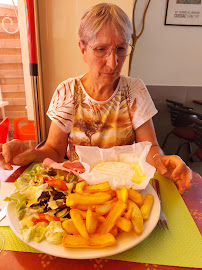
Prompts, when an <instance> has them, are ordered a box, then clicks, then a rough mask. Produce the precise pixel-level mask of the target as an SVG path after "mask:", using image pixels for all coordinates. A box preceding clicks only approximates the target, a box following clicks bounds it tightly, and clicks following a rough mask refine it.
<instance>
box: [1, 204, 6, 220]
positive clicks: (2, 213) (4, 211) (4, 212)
mask: <svg viewBox="0 0 202 270" xmlns="http://www.w3.org/2000/svg"><path fill="white" fill-rule="evenodd" d="M6 212H7V205H6V206H5V207H4V208H3V209H2V210H1V212H0V221H1V220H2V219H3V218H5V216H6Z"/></svg>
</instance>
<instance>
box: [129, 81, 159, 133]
mask: <svg viewBox="0 0 202 270" xmlns="http://www.w3.org/2000/svg"><path fill="white" fill-rule="evenodd" d="M131 90H132V95H133V97H134V99H136V110H135V112H134V114H133V119H132V124H133V128H134V129H137V128H138V127H140V126H141V125H143V124H144V123H146V122H147V121H148V120H149V119H151V118H152V117H153V116H154V115H155V114H156V113H157V112H158V111H157V109H156V107H155V105H154V102H153V100H152V98H151V96H150V94H149V92H148V90H147V88H146V86H145V84H144V83H143V81H142V80H140V79H133V80H132V81H131Z"/></svg>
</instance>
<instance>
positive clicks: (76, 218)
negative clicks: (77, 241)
mask: <svg viewBox="0 0 202 270" xmlns="http://www.w3.org/2000/svg"><path fill="white" fill-rule="evenodd" d="M70 216H71V218H72V221H73V223H74V226H75V227H76V228H77V230H78V232H79V233H80V235H81V236H83V238H85V239H89V234H88V232H87V229H86V224H85V222H84V221H83V219H82V217H81V215H80V214H79V212H78V211H77V210H75V209H71V210H70Z"/></svg>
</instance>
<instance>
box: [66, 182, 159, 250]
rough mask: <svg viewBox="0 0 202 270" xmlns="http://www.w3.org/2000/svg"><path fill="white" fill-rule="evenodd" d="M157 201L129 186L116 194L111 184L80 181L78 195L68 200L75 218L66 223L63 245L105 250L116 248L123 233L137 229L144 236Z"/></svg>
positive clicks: (77, 187) (70, 196)
mask: <svg viewBox="0 0 202 270" xmlns="http://www.w3.org/2000/svg"><path fill="white" fill-rule="evenodd" d="M153 202H154V197H153V195H152V194H147V195H146V196H145V198H143V197H142V195H141V194H140V193H139V192H137V191H135V190H134V189H132V188H131V189H127V188H126V187H125V186H123V187H122V188H120V189H117V190H116V191H114V190H112V189H111V188H110V186H109V183H108V182H103V183H101V184H96V185H88V184H87V183H86V182H85V181H81V182H78V183H77V185H76V188H75V192H74V193H72V194H70V195H69V196H68V197H67V199H66V204H67V206H69V207H70V208H71V210H70V216H71V218H70V219H67V220H65V221H63V222H62V227H63V229H64V230H65V231H66V233H67V234H66V235H65V236H64V237H63V241H62V244H63V246H64V247H71V248H84V247H85V248H102V247H106V246H111V245H115V244H116V238H115V237H116V236H117V234H118V233H119V232H122V231H124V232H130V231H131V230H132V229H133V230H134V231H135V233H136V234H137V235H141V234H142V232H143V224H144V222H145V221H146V220H147V219H148V218H149V216H150V212H151V209H152V205H153Z"/></svg>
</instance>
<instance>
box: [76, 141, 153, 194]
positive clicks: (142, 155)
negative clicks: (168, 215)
mask: <svg viewBox="0 0 202 270" xmlns="http://www.w3.org/2000/svg"><path fill="white" fill-rule="evenodd" d="M151 145H152V144H151V142H139V143H135V144H132V145H123V146H113V147H111V148H99V147H97V146H82V145H76V152H77V154H78V156H79V160H80V161H81V162H82V163H83V164H88V165H89V166H90V171H89V170H86V171H85V173H82V174H81V177H82V178H83V179H84V180H86V181H87V182H88V183H89V184H90V185H92V184H99V183H102V182H105V181H108V182H109V185H110V187H111V188H112V189H116V188H121V187H122V186H125V187H126V188H131V187H134V188H135V189H136V190H142V189H145V188H146V186H147V185H148V183H149V181H150V179H151V178H152V177H153V176H154V173H155V171H156V169H155V168H154V167H153V166H151V165H150V164H149V163H147V162H146V157H147V154H148V152H149V150H150V147H151ZM108 161H121V162H126V163H131V164H138V165H139V167H140V168H141V170H142V172H143V174H144V175H145V177H144V179H143V180H142V182H141V183H140V184H137V183H134V182H132V181H131V180H130V179H129V180H124V179H122V178H121V176H120V177H112V176H108V175H103V174H98V173H94V172H91V170H92V169H93V167H94V166H95V165H97V164H99V163H101V162H108Z"/></svg>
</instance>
